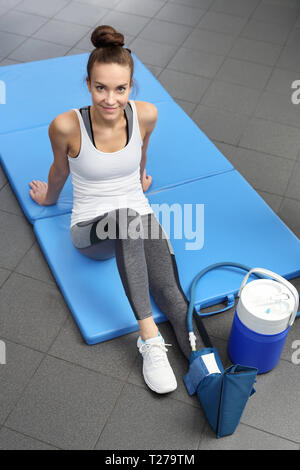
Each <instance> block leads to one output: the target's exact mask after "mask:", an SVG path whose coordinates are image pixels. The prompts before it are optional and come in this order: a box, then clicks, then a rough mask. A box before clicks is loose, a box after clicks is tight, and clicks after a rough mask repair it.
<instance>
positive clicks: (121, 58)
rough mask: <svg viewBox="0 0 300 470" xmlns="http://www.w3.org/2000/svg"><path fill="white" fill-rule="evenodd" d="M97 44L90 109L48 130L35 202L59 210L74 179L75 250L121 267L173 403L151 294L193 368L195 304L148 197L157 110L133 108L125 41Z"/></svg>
mask: <svg viewBox="0 0 300 470" xmlns="http://www.w3.org/2000/svg"><path fill="white" fill-rule="evenodd" d="M91 41H92V43H93V45H94V46H95V49H94V50H93V52H92V53H91V54H90V57H89V60H88V64H87V77H86V82H87V86H88V89H89V91H90V93H91V98H92V106H87V107H85V108H81V109H80V110H78V109H75V108H74V109H73V110H70V111H67V112H65V113H62V114H60V115H58V116H56V118H55V119H54V120H53V121H52V122H51V124H50V126H49V137H50V140H51V145H52V149H53V153H54V163H53V164H52V166H51V168H50V171H49V176H48V184H47V183H45V182H41V181H32V182H31V183H30V187H31V190H30V196H31V197H32V199H33V200H34V201H35V202H36V203H38V204H41V205H52V204H55V203H56V201H57V199H58V196H59V194H60V192H61V190H62V188H63V186H64V183H65V181H66V179H67V178H68V175H69V173H70V172H71V175H72V183H73V190H74V205H73V209H72V216H71V227H70V235H71V240H72V242H73V244H74V246H75V247H76V248H77V249H78V250H79V251H80V252H81V253H82V254H83V255H84V256H88V257H90V258H92V259H97V260H104V259H107V258H110V257H112V256H115V257H116V262H117V267H118V271H119V274H120V277H121V280H122V283H123V286H124V290H125V293H126V295H127V297H128V300H129V302H130V305H131V307H132V310H133V312H134V314H135V316H136V319H137V321H138V323H139V328H140V335H139V337H138V340H137V347H138V349H139V351H140V353H141V354H142V356H143V375H144V379H145V382H146V384H147V385H148V386H149V387H150V388H151V390H153V391H155V392H157V393H167V392H171V391H173V390H175V389H176V388H177V382H176V378H175V375H174V373H173V370H172V368H171V366H170V364H169V361H168V358H167V354H166V352H167V348H166V347H165V346H166V344H165V342H164V339H163V337H162V336H161V334H160V333H159V330H158V328H157V326H156V324H155V322H154V320H153V315H152V309H151V303H150V296H149V289H150V291H151V294H152V296H153V298H154V300H155V302H156V303H157V305H158V307H159V308H160V309H161V311H162V312H163V313H164V314H165V315H166V317H167V318H168V319H169V320H170V322H171V324H172V326H173V328H174V330H175V334H176V337H177V339H178V342H179V344H180V347H181V349H182V351H183V353H184V354H185V356H186V357H187V358H188V357H189V354H190V348H189V343H188V334H187V328H186V312H187V306H188V302H187V299H186V297H185V295H184V293H183V291H182V289H181V287H180V283H179V279H178V272H177V266H176V261H175V257H174V252H173V250H172V246H171V243H170V241H169V240H168V237H167V236H166V234H165V232H164V230H163V228H162V227H161V225H160V223H159V221H158V220H157V218H156V217H155V215H154V212H153V210H152V208H151V206H150V205H149V202H148V200H147V198H146V197H145V195H144V193H143V191H146V190H147V189H148V188H149V186H150V185H151V176H149V175H148V176H147V175H146V171H145V165H146V159H147V156H146V150H147V147H148V143H149V138H150V135H151V133H152V131H153V129H154V127H155V124H156V120H157V108H156V107H155V106H154V105H153V104H151V103H148V102H142V101H134V100H129V94H130V92H131V88H132V84H133V78H132V77H133V72H134V62H133V59H132V56H131V51H130V50H129V49H126V48H123V45H124V36H123V35H122V34H120V33H117V32H116V31H115V29H114V28H112V27H111V26H107V25H102V26H98V27H97V28H96V29H95V30H94V31H93V33H92V35H91ZM153 234H155V235H153ZM197 339H198V341H199V340H200V338H199V336H198V338H197ZM200 341H201V340H200ZM167 346H168V345H167Z"/></svg>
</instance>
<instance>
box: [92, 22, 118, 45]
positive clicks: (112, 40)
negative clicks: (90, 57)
mask: <svg viewBox="0 0 300 470" xmlns="http://www.w3.org/2000/svg"><path fill="white" fill-rule="evenodd" d="M91 41H92V43H93V45H94V46H95V47H96V48H98V47H111V46H124V44H125V42H124V36H123V34H121V33H118V32H117V31H116V30H115V29H114V28H113V27H112V26H109V25H101V26H97V28H96V29H94V31H93V32H92V35H91Z"/></svg>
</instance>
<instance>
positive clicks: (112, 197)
mask: <svg viewBox="0 0 300 470" xmlns="http://www.w3.org/2000/svg"><path fill="white" fill-rule="evenodd" d="M129 103H130V104H131V107H132V110H133V127H132V133H131V138H130V140H129V142H128V143H127V145H126V146H125V147H124V148H122V149H121V150H118V151H117V152H110V153H106V152H102V151H101V150H98V149H96V147H95V146H94V145H93V143H92V141H91V139H90V137H89V135H88V133H87V130H86V127H85V125H84V121H83V118H82V116H81V113H80V111H79V110H78V109H76V108H73V109H74V110H75V111H76V114H77V116H78V119H79V124H80V131H81V148H80V152H79V154H78V156H77V157H75V158H72V157H70V156H69V155H68V160H69V166H70V173H71V176H72V184H73V208H72V215H71V227H72V226H73V225H75V224H77V223H78V222H83V221H86V220H90V219H93V218H94V217H97V216H98V215H103V214H105V212H108V211H111V210H114V209H120V208H124V207H130V208H132V209H134V210H135V211H137V212H138V213H139V214H141V215H145V214H150V213H153V210H152V208H151V206H150V204H149V202H148V199H147V198H146V196H145V195H144V192H143V188H142V185H141V181H140V162H141V157H142V145H143V140H142V137H141V133H140V128H139V122H138V115H137V110H136V106H135V102H134V101H133V100H129Z"/></svg>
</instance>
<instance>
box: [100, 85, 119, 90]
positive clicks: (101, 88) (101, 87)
mask: <svg viewBox="0 0 300 470" xmlns="http://www.w3.org/2000/svg"><path fill="white" fill-rule="evenodd" d="M96 89H97V90H99V89H100V91H102V90H103V86H102V85H98V86H96ZM118 89H119V91H124V90H125V87H123V86H120V87H119V88H118Z"/></svg>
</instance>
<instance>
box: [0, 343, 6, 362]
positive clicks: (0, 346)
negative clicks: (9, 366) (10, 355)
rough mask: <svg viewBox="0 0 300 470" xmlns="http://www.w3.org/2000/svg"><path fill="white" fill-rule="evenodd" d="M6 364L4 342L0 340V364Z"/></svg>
mask: <svg viewBox="0 0 300 470" xmlns="http://www.w3.org/2000/svg"><path fill="white" fill-rule="evenodd" d="M1 364H6V344H5V343H4V341H2V340H0V365H1Z"/></svg>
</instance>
